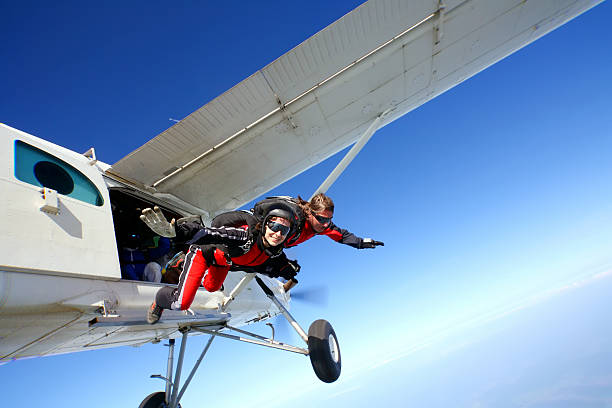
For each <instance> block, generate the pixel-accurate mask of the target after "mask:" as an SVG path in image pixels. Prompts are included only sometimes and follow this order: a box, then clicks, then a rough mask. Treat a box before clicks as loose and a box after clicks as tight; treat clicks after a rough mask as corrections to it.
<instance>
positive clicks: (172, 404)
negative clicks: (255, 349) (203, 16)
mask: <svg viewBox="0 0 612 408" xmlns="http://www.w3.org/2000/svg"><path fill="white" fill-rule="evenodd" d="M247 279H248V280H249V281H250V280H251V279H252V276H248V278H247ZM255 281H256V282H257V284H258V285H259V286H260V287H261V289H262V290H263V291H264V293H265V294H266V296H267V297H268V298H269V299H270V300H271V301H272V302H273V303H274V304H275V305H276V307H277V308H278V309H279V310H280V311H281V313H282V314H283V315H284V316H285V318H286V319H287V321H288V322H289V324H291V326H292V327H293V328H294V329H295V331H296V332H297V333H298V334H299V336H300V337H301V338H302V340H304V342H305V343H306V344H307V345H308V349H304V348H301V347H295V346H291V345H288V344H284V343H281V342H279V341H276V340H274V335H273V336H272V338H266V337H263V336H260V335H258V334H254V333H250V332H247V331H245V330H241V329H238V328H235V327H231V326H228V325H227V324H226V323H222V322H218V323H217V325H208V326H201V325H200V326H198V325H185V326H183V327H182V328H181V329H180V331H181V333H182V335H183V338H182V340H181V348H180V351H179V358H178V362H177V366H176V371H175V376H176V378H175V379H174V381H173V379H172V377H173V365H174V364H173V363H174V342H175V341H174V339H170V341H169V344H168V346H169V351H168V367H167V374H166V377H162V376H161V375H152V376H151V377H152V378H160V379H162V380H164V381H165V382H166V390H165V392H164V391H158V392H154V393H153V394H150V395H149V396H147V397H146V398H145V399H144V400H143V401H142V403H141V404H140V407H139V408H178V407H180V404H179V401H180V400H181V398H182V396H183V394H184V393H185V389H186V388H187V386H188V385H189V383H190V382H191V380H192V378H193V376H194V375H195V372H196V370H197V369H198V367H199V366H200V363H201V362H202V359H203V358H204V356H205V355H206V352H207V351H208V349H209V348H210V345H211V343H212V341H213V339H214V338H215V337H217V336H219V337H226V338H229V339H232V340H239V341H243V342H247V343H253V344H258V345H260V346H266V347H272V348H277V349H281V350H286V351H291V352H293V353H298V354H303V355H307V356H309V357H310V362H311V364H312V368H313V369H314V372H315V374H316V375H317V377H318V378H319V379H320V380H321V381H323V382H326V383H331V382H334V381H336V380H337V379H338V377H339V376H340V371H341V368H342V360H341V358H340V346H339V345H338V338H337V337H336V333H335V332H334V329H333V328H332V326H331V324H329V322H328V321H326V320H316V321H315V322H313V323H312V324H311V325H310V328H309V329H308V334H306V332H305V331H304V330H303V329H302V328H301V327H300V325H299V324H298V323H297V322H296V321H295V319H294V318H293V316H291V314H289V311H288V310H287V309H286V308H285V307H284V306H283V304H282V303H281V302H280V301H279V300H278V299H277V298H276V296H274V293H273V292H272V291H271V290H270V288H268V287H267V286H266V284H265V283H264V282H263V281H262V280H261V278H259V277H258V276H255ZM247 283H248V282H246V281H245V282H243V283H242V284H239V285H238V286H241V289H242V288H243V287H245V286H246V284H247ZM237 289H238V288H237ZM239 291H240V290H234V291H232V296H230V298H231V299H232V300H233V298H234V297H235V296H236V295H237V294H238V293H234V292H239ZM223 329H229V330H231V331H234V332H237V333H240V334H244V335H247V336H249V337H250V338H245V337H240V336H236V335H232V334H228V333H224V332H221V330H223ZM191 330H195V331H199V332H202V333H207V334H210V338H209V340H208V343H206V346H205V347H204V350H202V354H200V357H199V358H198V360H197V362H196V363H195V365H194V367H193V369H192V370H191V373H190V374H189V376H188V377H187V380H186V381H185V385H183V387H182V388H180V389H179V387H180V380H181V371H182V368H183V357H184V356H185V347H186V345H187V335H188V333H189V331H191Z"/></svg>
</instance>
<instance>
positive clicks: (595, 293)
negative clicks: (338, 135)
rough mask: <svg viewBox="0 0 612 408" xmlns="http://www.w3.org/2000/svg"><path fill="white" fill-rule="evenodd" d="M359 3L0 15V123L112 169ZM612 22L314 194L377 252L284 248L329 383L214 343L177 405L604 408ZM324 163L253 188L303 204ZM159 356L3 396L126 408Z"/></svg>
mask: <svg viewBox="0 0 612 408" xmlns="http://www.w3.org/2000/svg"><path fill="white" fill-rule="evenodd" d="M358 4H359V2H322V1H314V2H304V3H297V2H275V1H267V2H257V3H255V2H252V3H245V4H242V3H237V4H233V5H232V4H227V5H224V6H221V5H218V4H212V3H209V4H207V3H199V2H182V3H179V4H178V5H177V4H174V5H172V7H169V6H168V3H165V2H129V3H127V4H120V3H118V2H117V3H115V2H111V3H97V4H96V5H94V6H88V7H84V6H83V5H82V4H81V3H77V2H74V3H72V2H60V3H59V4H53V6H51V5H49V4H48V3H42V2H40V3H39V2H20V3H19V4H15V3H9V2H4V3H3V7H2V8H3V15H4V16H5V19H4V20H5V21H4V22H3V25H2V27H1V28H0V34H1V36H2V38H3V41H2V45H0V56H1V57H2V60H3V61H4V64H3V66H2V75H0V84H1V87H2V90H3V92H2V96H1V97H0V121H1V122H3V123H6V124H8V125H10V126H13V127H15V128H18V129H20V130H23V131H26V132H28V133H31V134H34V135H36V136H38V137H42V138H44V139H47V140H50V141H52V142H54V143H57V144H59V145H62V146H65V147H68V148H70V149H73V150H76V151H79V152H84V151H86V150H87V149H88V148H89V147H91V146H94V147H95V148H96V153H97V156H98V158H99V159H101V160H103V161H105V162H108V163H113V162H115V161H116V160H118V159H119V158H121V157H123V156H124V155H126V154H127V153H129V152H130V151H132V150H134V149H135V148H137V147H138V146H140V145H141V144H143V143H144V142H146V141H147V140H149V139H150V138H152V137H154V136H156V135H157V134H159V133H160V132H161V131H163V130H164V129H166V128H167V127H169V126H170V125H172V122H170V121H169V120H168V118H177V119H180V118H182V117H185V116H186V115H188V114H189V113H191V112H192V111H194V110H195V109H197V108H199V107H200V106H202V105H203V104H205V103H206V102H208V101H210V100H211V99H213V98H214V97H216V96H217V95H219V94H220V93H222V92H224V91H225V90H227V89H228V88H230V87H231V86H233V85H234V84H236V83H237V82H239V81H241V80H242V79H244V78H246V77H247V76H249V75H250V74H252V73H253V72H255V71H256V70H257V69H259V68H261V67H263V66H265V65H266V64H267V63H269V62H271V61H272V60H274V59H275V58H277V57H278V56H280V55H282V54H283V53H284V52H286V51H288V50H289V49H291V48H292V47H294V46H295V45H297V44H299V43H300V42H302V41H303V40H304V39H306V38H308V37H309V36H311V35H312V34H314V33H316V32H317V31H319V30H321V29H322V28H324V27H325V26H327V25H328V24H330V23H332V22H333V21H335V20H336V19H337V18H339V17H340V16H342V15H343V14H345V13H347V12H348V11H350V10H351V9H353V8H354V7H355V6H356V5H358ZM611 16H612V6H610V3H609V2H607V3H604V4H602V5H600V6H597V7H596V8H594V9H592V10H591V11H589V12H587V13H586V14H584V15H583V16H581V17H579V18H577V19H576V20H574V21H572V22H570V23H569V24H567V25H565V26H563V27H561V28H560V29H558V30H556V31H555V32H553V33H551V34H549V35H548V36H546V37H544V38H542V39H540V40H538V41H537V42H535V43H534V44H532V45H530V46H528V47H527V48H525V49H523V50H521V51H519V52H518V53H516V54H514V55H512V56H510V57H509V58H507V59H505V60H503V61H501V62H500V63H498V64H496V65H494V66H493V67H491V68H489V69H487V70H485V71H483V72H482V73H480V74H478V75H477V76H475V77H474V78H472V79H470V80H468V81H466V82H465V83H463V84H461V85H459V86H457V87H456V88H454V89H452V90H450V91H448V92H447V93H445V94H444V95H442V96H441V97H438V98H437V99H435V100H434V101H431V102H429V103H427V104H425V105H424V106H422V107H420V108H418V109H416V110H415V111H413V112H411V113H409V114H408V115H406V116H405V117H403V118H402V119H400V120H398V121H396V122H394V123H392V124H390V125H388V126H386V127H385V128H383V129H381V130H380V131H379V132H377V133H376V135H375V136H374V137H373V139H372V140H371V141H370V142H369V143H368V145H367V146H366V148H365V149H364V150H363V151H362V152H361V153H360V155H359V156H358V157H357V158H356V159H355V161H354V162H353V163H352V164H351V165H350V167H349V168H348V170H347V171H346V172H345V173H344V174H343V175H342V176H341V177H340V179H339V180H338V181H337V182H336V184H335V185H334V186H332V188H331V189H330V190H329V194H330V195H331V196H332V197H333V199H334V201H335V202H336V214H335V222H336V223H337V224H338V225H340V226H343V227H346V228H348V229H349V230H351V231H353V232H355V233H356V234H358V235H361V236H370V237H373V238H375V239H378V240H382V241H385V243H386V245H385V247H383V248H377V249H375V250H370V251H368V250H363V251H356V250H354V249H353V248H350V247H346V246H342V245H338V244H335V243H333V242H331V241H330V240H328V239H327V238H324V237H320V238H316V239H313V240H311V241H309V242H308V243H306V244H304V245H301V246H300V247H298V248H297V249H295V250H293V251H292V252H291V255H292V256H293V257H296V258H298V259H299V261H300V263H301V264H302V272H301V273H300V278H301V279H300V280H301V284H300V285H301V286H302V287H304V288H316V287H319V286H326V287H327V288H328V291H329V300H328V303H327V305H326V306H313V305H304V304H298V303H297V302H296V303H295V304H294V305H293V309H292V312H293V313H294V315H295V316H296V318H297V319H298V320H299V321H300V322H302V324H303V326H305V327H307V326H308V324H309V323H310V322H311V321H313V320H315V319H317V318H325V319H327V320H329V321H330V322H331V323H332V324H333V326H334V328H335V330H336V332H337V333H338V336H339V339H340V346H341V350H342V358H343V373H342V376H341V378H340V379H339V380H338V381H337V382H336V383H334V384H331V385H330V384H322V383H319V382H318V380H316V378H315V376H314V374H313V373H312V370H311V367H310V363H309V361H308V359H307V358H305V357H302V356H299V355H294V354H289V353H282V352H279V351H276V350H268V349H260V348H257V347H255V346H251V345H246V344H240V343H235V342H231V341H229V340H225V339H218V340H215V342H213V347H212V349H211V352H210V353H209V355H208V356H207V357H206V359H205V360H204V364H203V366H202V367H201V368H200V370H199V372H198V375H197V376H196V378H195V380H194V381H193V383H192V385H191V386H190V389H189V391H188V392H187V394H186V395H185V397H184V400H183V406H185V407H197V406H202V405H205V404H206V405H216V404H221V403H223V404H227V405H228V406H238V405H240V406H262V405H264V404H265V405H267V406H275V404H276V405H277V406H287V405H289V404H291V406H293V407H300V406H313V405H319V406H331V404H334V406H337V407H344V406H346V407H348V406H351V407H355V406H371V404H372V402H375V403H376V404H378V405H381V406H384V405H393V406H398V405H399V406H440V407H442V406H445V407H446V406H466V407H467V406H474V407H478V406H483V407H486V406H491V407H500V406H525V407H574V406H575V407H590V406H593V407H600V406H601V407H603V406H609V405H610V404H612V393H611V392H610V389H612V387H611V385H612V369H610V367H612V364H610V363H612V347H611V345H612V333H611V331H610V327H612V326H611V325H610V323H611V321H610V316H609V313H608V311H609V310H610V306H611V305H610V300H609V299H610V295H609V294H610V289H612V275H611V274H610V272H611V271H612V256H611V251H610V249H611V248H612V200H611V199H612V189H611V187H610V180H612V165H611V164H610V159H609V157H610V152H611V148H612V137H611V136H610V135H612V115H610V108H609V102H608V100H607V99H608V95H609V94H610V91H612V80H611V79H610V72H612V53H610V52H609V50H608V49H607V48H609V46H608V42H609V41H607V40H608V39H609V33H608V32H607V23H608V21H609V19H610V17H611ZM340 158H341V156H340V155H337V156H335V157H332V158H330V159H329V160H327V161H325V162H323V163H322V164H321V165H319V166H317V167H315V168H313V169H311V170H309V171H307V172H305V173H303V174H301V175H300V176H298V177H297V178H295V179H294V180H291V181H290V182H287V183H285V184H284V185H283V186H280V187H278V188H276V189H275V190H274V191H273V192H272V193H278V194H287V195H297V194H301V195H303V196H308V195H309V194H310V193H311V192H312V191H313V190H314V189H315V188H316V187H317V186H318V185H319V184H320V183H321V182H322V180H323V179H324V178H325V177H326V175H327V174H328V173H329V171H330V170H331V169H332V168H333V167H334V166H335V164H336V163H337V162H338V161H339V160H340ZM257 330H261V331H262V332H263V331H265V330H266V328H265V327H260V328H258V329H257ZM205 340H206V339H205V338H204V337H203V336H202V337H200V338H194V339H192V340H190V343H189V344H190V346H191V347H190V349H189V350H188V354H187V361H188V364H189V363H190V362H193V361H194V360H195V359H196V358H197V355H198V354H199V351H198V350H197V348H198V347H201V346H202V345H203V344H204V342H205ZM165 359H166V348H165V347H162V346H160V345H147V346H143V347H140V348H131V347H123V348H117V349H111V350H104V351H95V352H84V353H78V354H72V355H66V356H55V357H49V358H40V359H32V360H24V361H20V362H15V363H11V364H7V365H4V366H2V367H0V378H1V379H2V382H3V385H4V388H5V389H6V390H9V391H8V392H5V403H6V404H7V405H11V404H18V403H19V404H20V405H24V406H42V405H43V404H46V405H50V406H62V407H72V406H74V407H81V406H84V405H85V406H90V407H96V406H100V407H102V406H109V405H119V406H137V405H138V404H139V402H140V401H141V400H142V398H144V396H145V395H147V394H148V393H150V392H153V391H155V390H158V389H161V386H162V384H161V381H159V380H153V379H149V378H148V376H149V375H150V374H154V373H164V371H165V364H166V360H165ZM84 401H87V403H84Z"/></svg>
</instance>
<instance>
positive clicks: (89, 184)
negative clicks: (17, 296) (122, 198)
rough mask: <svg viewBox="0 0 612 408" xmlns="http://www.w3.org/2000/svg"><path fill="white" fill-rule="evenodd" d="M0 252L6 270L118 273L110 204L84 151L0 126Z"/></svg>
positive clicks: (95, 166)
mask: <svg viewBox="0 0 612 408" xmlns="http://www.w3.org/2000/svg"><path fill="white" fill-rule="evenodd" d="M0 143H1V145H2V146H1V147H2V148H1V151H2V162H3V163H5V165H4V166H3V167H2V170H0V184H1V188H0V190H1V191H2V200H1V201H0V208H1V210H0V215H1V217H2V219H3V220H11V222H2V223H1V225H2V227H1V230H2V231H1V233H0V251H2V252H3V253H4V254H5V255H7V256H3V257H2V259H3V264H4V265H0V267H1V268H2V269H3V270H5V271H7V272H25V271H36V272H37V273H43V274H51V275H64V276H67V275H68V276H74V275H80V276H90V277H92V276H95V277H101V278H117V279H119V278H121V271H120V268H119V259H118V255H117V249H116V248H117V246H116V243H115V234H114V228H113V219H112V213H111V203H110V199H109V193H108V189H107V187H106V184H105V182H104V179H103V176H102V172H101V170H100V169H99V168H98V163H97V161H96V159H95V154H94V153H93V150H91V151H90V152H88V155H87V156H86V155H80V154H77V153H75V152H72V151H70V150H68V149H65V148H63V147H61V146H57V145H55V144H53V143H49V142H47V141H44V140H42V139H39V138H37V137H34V136H31V135H28V134H26V133H23V132H20V131H18V130H16V129H13V128H10V127H8V126H6V125H1V124H0Z"/></svg>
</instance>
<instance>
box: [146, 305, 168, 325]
mask: <svg viewBox="0 0 612 408" xmlns="http://www.w3.org/2000/svg"><path fill="white" fill-rule="evenodd" d="M163 311H164V309H162V308H161V307H159V306H157V304H156V303H155V302H153V303H151V307H150V308H149V310H148V311H147V323H149V324H155V323H157V322H158V321H159V319H160V318H161V315H162V313H163Z"/></svg>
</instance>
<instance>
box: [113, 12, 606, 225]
mask: <svg viewBox="0 0 612 408" xmlns="http://www.w3.org/2000/svg"><path fill="white" fill-rule="evenodd" d="M598 3H600V0H538V1H523V0H496V1H490V0H466V1H461V0H447V1H444V2H442V1H438V0H412V1H407V0H405V1H402V0H370V1H368V2H366V3H364V4H363V5H361V6H360V7H358V8H357V9H355V10H353V11H352V12H350V13H349V14H347V15H345V16H344V17H342V18H341V19H339V20H338V21H336V22H335V23H333V24H331V25H330V26H328V27H327V28H325V29H324V30H322V31H320V32H319V33H317V34H315V35H314V36H312V37H311V38H309V39H308V40H306V41H304V42H303V43H302V44H300V45H298V46H297V47H295V48H294V49H292V50H291V51H289V52H287V53H286V54H285V55H283V56H281V57H280V58H278V59H277V60H275V61H274V62H272V63H271V64H269V65H268V66H266V67H264V68H263V69H261V70H259V71H257V72H256V73H255V74H253V75H252V76H250V77H249V78H247V79H245V80H244V81H242V82H240V83H239V84H237V85H236V86H234V87H233V88H232V89H230V90H229V91H227V92H225V93H224V94H222V95H221V96H219V97H217V98H216V99H214V100H212V101H211V102H209V103H208V104H206V105H204V106H203V107H201V108H200V109H198V110H197V111H195V112H194V113H192V114H191V115H189V116H188V117H186V118H185V119H183V120H182V121H180V122H179V123H177V124H176V125H174V126H172V127H171V128H169V129H168V130H166V131H164V132H163V133H161V134H160V135H158V136H157V137H155V138H154V139H152V140H151V141H149V142H148V143H146V144H145V145H143V146H142V147H140V148H139V149H137V150H136V151H134V152H132V153H131V154H129V155H128V156H126V157H124V158H123V159H121V160H119V161H118V162H117V163H115V164H114V165H113V166H112V168H111V169H110V173H112V174H115V175H116V176H120V177H122V178H124V179H127V180H130V181H132V182H134V183H136V184H141V185H144V186H147V187H153V188H155V189H156V190H157V191H158V192H163V193H170V194H173V195H175V196H177V197H179V198H181V199H182V200H184V201H186V202H188V203H190V204H192V205H195V206H197V207H199V208H202V209H204V210H206V211H208V212H209V213H210V214H211V215H214V214H215V213H219V212H221V211H224V210H229V209H234V208H237V207H239V206H241V205H243V204H245V203H247V202H249V201H250V200H252V199H254V198H256V197H257V196H259V195H261V194H263V193H265V192H266V191H268V190H270V189H271V188H274V187H275V186H277V185H279V184H281V183H283V182H284V181H286V180H288V179H290V178H292V177H294V176H296V175H297V174H299V173H301V172H303V171H304V170H306V169H308V168H309V167H311V166H313V165H315V164H317V163H319V162H321V161H322V160H324V159H326V158H327V157H329V156H331V155H333V154H334V153H337V152H338V151H340V150H342V149H343V148H345V147H347V146H349V145H350V144H352V143H354V142H355V141H356V140H357V139H358V138H359V136H360V135H361V134H362V133H363V131H364V130H365V129H366V128H367V127H368V125H369V124H370V123H372V122H373V121H374V119H375V118H376V117H378V116H379V115H381V113H383V112H385V111H389V110H390V112H389V113H388V114H387V115H386V116H384V118H383V119H382V121H381V123H380V125H381V126H384V125H386V124H388V123H390V122H392V121H394V120H395V119H398V118H399V117H401V116H402V115H404V114H406V113H408V112H410V111H411V110H413V109H415V108H416V107H418V106H420V105H421V104H423V103H425V102H427V101H428V100H430V99H432V98H434V97H436V96H437V95H439V94H441V93H442V92H444V91H446V90H448V89H450V88H452V87H453V86H455V85H457V84H459V83H461V82H463V81H464V80H466V79H467V78H469V77H471V76H472V75H474V74H476V73H478V72H479V71H481V70H483V69H485V68H486V67H488V66H490V65H492V64H493V63H495V62H497V61H498V60H500V59H502V58H504V57H506V56H507V55H509V54H511V53H513V52H514V51H516V50H518V49H520V48H521V47H523V46H525V45H527V44H529V43H530V42H532V41H534V40H536V39H537V38H539V37H541V36H542V35H544V34H546V33H548V32H549V31H551V30H553V29H555V28H556V27H558V26H560V25H562V24H564V23H565V22H567V21H568V20H571V19H572V18H574V17H576V16H578V15H579V14H581V13H582V12H584V11H586V10H588V9H589V8H591V7H593V6H594V5H596V4H598ZM305 193H308V192H305Z"/></svg>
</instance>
